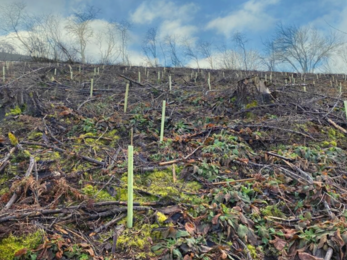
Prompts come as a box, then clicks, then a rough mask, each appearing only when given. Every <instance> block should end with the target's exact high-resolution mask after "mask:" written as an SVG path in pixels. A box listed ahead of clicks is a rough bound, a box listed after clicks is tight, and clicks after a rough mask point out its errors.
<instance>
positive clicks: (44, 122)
mask: <svg viewBox="0 0 347 260" xmlns="http://www.w3.org/2000/svg"><path fill="white" fill-rule="evenodd" d="M46 116H47V115H45V116H44V117H43V118H42V121H43V124H44V125H45V127H46V129H47V131H48V133H49V134H50V136H51V137H52V138H53V139H54V141H56V142H57V143H58V144H60V145H61V146H64V144H63V143H62V142H60V141H59V140H58V139H57V138H56V137H55V136H54V135H53V133H52V131H51V129H49V127H48V126H47V124H46V121H45V118H46Z"/></svg>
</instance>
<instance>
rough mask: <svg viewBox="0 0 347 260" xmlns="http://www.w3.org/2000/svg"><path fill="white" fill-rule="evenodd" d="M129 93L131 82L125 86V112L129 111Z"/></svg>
mask: <svg viewBox="0 0 347 260" xmlns="http://www.w3.org/2000/svg"><path fill="white" fill-rule="evenodd" d="M128 95H129V82H127V85H126V87H125V99H124V113H126V112H127V107H128Z"/></svg>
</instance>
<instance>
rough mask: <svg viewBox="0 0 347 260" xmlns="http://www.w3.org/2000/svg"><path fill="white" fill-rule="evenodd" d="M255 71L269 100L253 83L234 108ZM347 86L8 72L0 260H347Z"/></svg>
mask: <svg viewBox="0 0 347 260" xmlns="http://www.w3.org/2000/svg"><path fill="white" fill-rule="evenodd" d="M55 70H56V71H55ZM71 71H72V73H71ZM139 72H140V79H139ZM158 72H159V74H160V75H159V76H158ZM169 75H171V79H172V85H171V91H170V90H169V82H168V78H169ZM208 75H210V85H211V87H209V85H208ZM251 75H257V76H258V77H260V78H265V79H266V80H267V82H268V84H269V88H270V90H271V91H272V99H271V100H267V102H262V100H263V99H262V98H261V95H260V94H259V93H258V92H257V91H256V89H255V87H254V86H253V85H252V84H249V85H246V86H243V92H242V94H243V96H242V103H240V100H241V97H240V95H239V94H240V92H238V90H239V89H240V84H241V83H240V82H242V80H243V79H245V78H250V77H251ZM91 79H93V91H92V94H93V95H92V97H90V92H91V91H90V86H91ZM129 80H130V81H129ZM139 81H140V82H139ZM127 82H131V83H130V87H129V98H128V102H127V104H128V106H127V111H126V112H124V96H125V89H126V83H127ZM270 83H271V84H270ZM346 92H347V82H346V78H345V75H326V74H306V75H301V74H291V73H280V72H272V73H270V72H256V71H253V72H245V71H227V70H226V71H221V70H199V71H198V70H192V69H187V68H166V69H164V68H143V67H125V66H102V65H101V66H97V65H85V66H81V67H80V65H78V64H77V65H70V66H69V65H67V64H59V65H58V64H55V63H54V64H53V63H51V64H48V63H41V64H40V63H14V64H10V66H9V67H8V70H7V71H6V78H5V82H2V83H1V85H0V174H1V175H0V209H1V211H0V259H185V260H188V259H301V260H308V259H309V260H311V259H313V260H314V259H327V260H328V259H345V258H346V254H347V252H346V248H347V247H346V242H347V223H346V217H347V211H346V209H345V205H346V199H347V188H346V183H347V182H346V176H347V169H346V160H347V156H346V155H347V153H346V148H347V142H346V133H347V130H346V129H347V120H346V114H345V108H344V103H343V101H344V100H345V99H346V94H345V93H346ZM163 100H166V120H165V132H164V141H163V142H159V135H160V124H161V118H162V115H161V113H162V104H163ZM9 133H10V134H9ZM130 143H133V145H134V151H135V154H134V172H135V176H134V201H135V203H134V227H133V228H132V229H128V228H127V227H126V212H127V207H126V204H127V148H128V145H130Z"/></svg>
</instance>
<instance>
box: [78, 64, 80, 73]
mask: <svg viewBox="0 0 347 260" xmlns="http://www.w3.org/2000/svg"><path fill="white" fill-rule="evenodd" d="M78 72H79V73H81V65H79V66H78Z"/></svg>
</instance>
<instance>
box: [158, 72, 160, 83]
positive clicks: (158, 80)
mask: <svg viewBox="0 0 347 260" xmlns="http://www.w3.org/2000/svg"><path fill="white" fill-rule="evenodd" d="M159 81H160V71H158V82H159Z"/></svg>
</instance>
